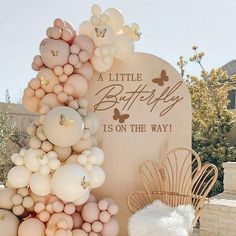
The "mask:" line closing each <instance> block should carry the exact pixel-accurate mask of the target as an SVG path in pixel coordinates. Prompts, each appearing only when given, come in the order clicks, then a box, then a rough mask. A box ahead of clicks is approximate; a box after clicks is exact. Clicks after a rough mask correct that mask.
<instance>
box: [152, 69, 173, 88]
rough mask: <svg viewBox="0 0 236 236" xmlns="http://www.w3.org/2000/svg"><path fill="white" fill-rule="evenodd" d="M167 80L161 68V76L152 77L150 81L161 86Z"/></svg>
mask: <svg viewBox="0 0 236 236" xmlns="http://www.w3.org/2000/svg"><path fill="white" fill-rule="evenodd" d="M168 80H169V77H168V76H167V74H166V71H165V70H162V71H161V76H160V77H157V78H154V79H153V80H152V82H153V83H155V84H158V85H159V86H163V85H164V83H165V82H166V81H168Z"/></svg>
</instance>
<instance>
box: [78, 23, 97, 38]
mask: <svg viewBox="0 0 236 236" xmlns="http://www.w3.org/2000/svg"><path fill="white" fill-rule="evenodd" d="M93 32H94V27H93V25H92V24H91V22H90V21H83V22H82V23H81V24H80V26H79V34H80V35H81V34H84V35H87V36H89V37H91V36H92V35H93Z"/></svg>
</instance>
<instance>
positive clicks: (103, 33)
mask: <svg viewBox="0 0 236 236" xmlns="http://www.w3.org/2000/svg"><path fill="white" fill-rule="evenodd" d="M95 32H96V35H97V37H100V38H104V37H105V34H106V32H107V29H106V28H105V29H102V30H100V29H99V28H97V27H96V28H95Z"/></svg>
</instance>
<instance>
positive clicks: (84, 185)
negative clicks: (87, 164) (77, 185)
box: [81, 176, 90, 189]
mask: <svg viewBox="0 0 236 236" xmlns="http://www.w3.org/2000/svg"><path fill="white" fill-rule="evenodd" d="M81 186H82V187H83V189H86V188H88V187H89V186H90V183H89V182H88V181H86V179H85V176H84V177H83V180H82V183H81Z"/></svg>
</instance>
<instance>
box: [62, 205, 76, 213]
mask: <svg viewBox="0 0 236 236" xmlns="http://www.w3.org/2000/svg"><path fill="white" fill-rule="evenodd" d="M64 212H65V213H66V214H68V215H72V214H73V213H74V212H75V205H73V204H72V203H67V204H66V205H65V208H64Z"/></svg>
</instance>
